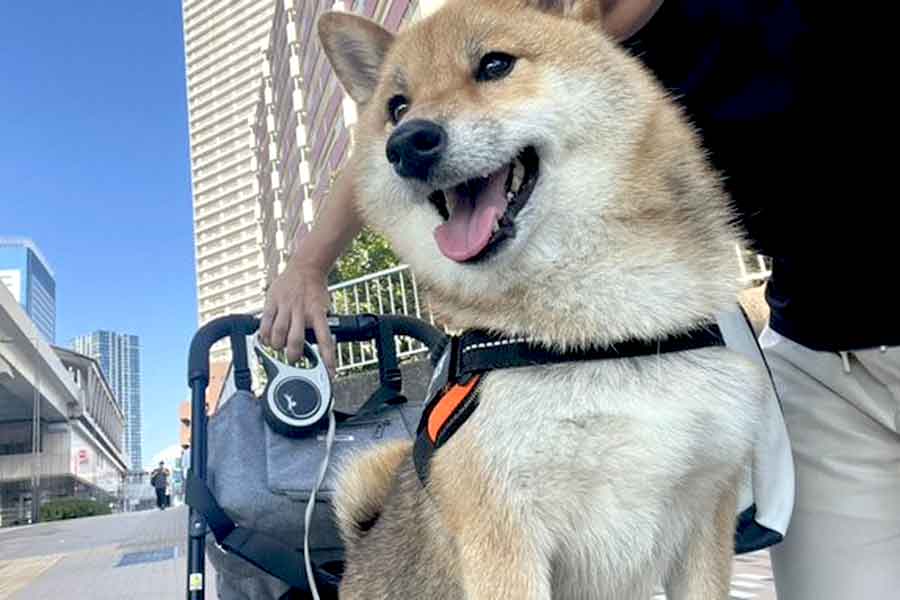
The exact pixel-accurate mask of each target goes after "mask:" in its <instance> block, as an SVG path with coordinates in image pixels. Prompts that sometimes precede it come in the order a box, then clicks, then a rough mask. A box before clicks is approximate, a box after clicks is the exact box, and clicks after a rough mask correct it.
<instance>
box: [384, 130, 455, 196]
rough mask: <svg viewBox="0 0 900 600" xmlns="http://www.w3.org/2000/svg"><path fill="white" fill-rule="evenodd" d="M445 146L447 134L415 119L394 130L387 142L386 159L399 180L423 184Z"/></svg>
mask: <svg viewBox="0 0 900 600" xmlns="http://www.w3.org/2000/svg"><path fill="white" fill-rule="evenodd" d="M446 147H447V132H446V131H444V128H443V127H441V126H440V125H438V124H437V123H435V122H433V121H425V120H423V119H415V120H413V121H409V122H408V123H404V124H403V125H401V126H400V127H398V128H397V129H395V130H394V133H392V134H391V137H390V138H388V141H387V159H388V160H389V161H390V162H391V164H392V165H394V170H395V171H397V175H399V176H400V177H411V178H414V179H421V180H422V181H425V180H426V179H428V173H429V172H430V171H431V168H432V167H433V166H434V165H435V164H437V162H438V161H439V160H440V158H441V156H442V155H443V154H444V149H445V148H446Z"/></svg>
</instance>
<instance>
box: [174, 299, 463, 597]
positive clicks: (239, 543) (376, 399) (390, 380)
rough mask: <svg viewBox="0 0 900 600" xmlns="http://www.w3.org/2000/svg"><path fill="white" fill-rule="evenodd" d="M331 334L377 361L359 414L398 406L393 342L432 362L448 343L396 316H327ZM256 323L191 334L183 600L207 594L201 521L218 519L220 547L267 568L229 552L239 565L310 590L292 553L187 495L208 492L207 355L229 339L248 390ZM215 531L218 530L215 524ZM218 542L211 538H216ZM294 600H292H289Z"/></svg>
mask: <svg viewBox="0 0 900 600" xmlns="http://www.w3.org/2000/svg"><path fill="white" fill-rule="evenodd" d="M328 321H329V327H330V328H331V333H332V335H333V336H334V338H335V341H336V342H337V343H342V342H360V341H374V342H375V348H376V354H377V357H378V375H379V380H380V383H381V387H379V389H378V390H377V391H376V392H375V393H374V394H372V396H371V397H370V398H369V400H368V401H367V402H366V403H365V405H364V406H363V407H362V408H361V409H360V412H363V411H366V410H367V409H368V410H371V409H373V408H375V407H377V406H379V405H381V404H384V403H392V402H402V401H405V398H404V397H403V396H402V394H401V391H402V378H401V374H400V368H399V365H398V360H397V353H396V348H395V346H394V337H395V336H406V337H410V338H413V339H416V340H418V341H420V342H422V343H423V344H424V345H425V346H427V347H428V349H429V350H430V352H431V353H432V356H435V355H437V354H439V353H440V352H441V351H443V348H444V346H445V345H446V343H447V339H448V338H447V336H446V335H445V334H444V333H443V332H441V331H440V330H439V329H437V328H436V327H434V326H432V325H431V324H429V323H427V322H425V321H423V320H421V319H415V318H411V317H404V316H397V315H372V314H361V315H349V316H330V317H329V318H328ZM259 325H260V322H259V319H257V318H256V317H253V316H250V315H230V316H225V317H220V318H218V319H215V320H213V321H210V322H209V323H207V324H206V325H204V326H203V327H202V328H200V330H199V331H197V333H196V334H195V335H194V338H193V340H192V341H191V347H190V355H189V357H188V385H189V387H190V389H191V461H190V470H189V472H188V476H187V478H186V489H187V491H188V494H187V496H188V498H187V504H188V505H189V507H190V512H189V516H188V553H187V567H188V569H187V581H186V584H187V598H188V600H202V599H204V598H205V592H206V546H205V544H206V536H207V533H209V531H210V529H211V528H212V529H213V530H214V531H215V527H216V523H210V520H209V519H207V517H206V516H204V513H205V514H207V515H210V514H212V515H215V514H216V512H217V511H218V513H221V518H218V519H216V518H214V519H213V520H218V521H227V522H228V524H229V525H230V527H228V528H227V529H226V531H225V533H224V534H223V533H222V531H221V530H219V531H218V532H217V533H218V534H219V535H225V537H226V539H227V540H233V542H234V544H233V546H234V547H237V548H251V547H252V548H253V549H254V550H255V551H256V552H255V554H256V555H265V556H267V557H268V558H270V559H271V560H270V561H267V564H259V563H257V562H256V561H254V560H252V559H250V558H248V557H247V556H244V555H243V554H241V553H240V552H236V553H237V554H238V555H240V556H241V557H242V558H244V559H245V560H247V561H249V562H251V563H253V564H254V565H256V566H257V567H259V568H261V569H263V570H264V571H266V572H268V573H269V574H271V575H273V576H275V577H278V578H279V579H282V580H284V581H286V582H287V583H290V584H292V586H293V587H294V588H295V589H299V590H301V591H307V590H308V589H309V585H308V582H307V581H306V576H305V573H304V571H303V569H302V568H301V565H300V564H299V563H298V562H297V561H296V560H294V555H295V552H294V551H293V549H291V548H290V547H289V546H287V545H285V544H283V543H281V542H280V541H278V540H275V539H274V538H269V537H268V536H264V535H262V534H259V533H258V532H251V533H249V534H248V532H246V531H244V530H242V528H241V527H240V526H235V525H234V524H233V523H231V522H230V519H228V518H227V516H226V515H224V513H223V512H222V510H221V508H219V507H218V506H216V505H215V504H214V500H213V501H212V502H213V506H212V507H211V506H210V505H209V503H206V505H205V506H202V507H201V506H200V505H199V504H198V502H195V501H193V500H192V499H191V497H192V496H193V497H194V498H202V497H203V496H204V494H203V493H199V494H192V493H191V491H192V489H191V488H192V487H193V488H194V490H193V491H197V490H200V489H202V491H205V492H207V496H208V488H207V487H206V481H207V430H206V426H207V414H206V388H207V386H208V385H209V351H210V349H211V348H212V346H213V344H215V343H216V342H218V341H220V340H223V339H225V338H229V340H230V343H231V350H232V357H233V358H232V360H233V363H232V364H233V368H232V373H233V376H234V384H235V387H236V388H237V389H238V390H245V391H250V388H251V385H252V375H251V372H250V366H249V364H248V361H247V337H248V336H251V335H253V334H254V333H256V331H257V330H258V329H259ZM306 339H307V341H309V342H310V343H315V333H314V332H313V331H312V330H311V329H308V330H306ZM219 525H220V526H221V523H220V524H219ZM219 535H217V536H216V537H217V538H218V537H219ZM319 575H321V576H322V581H319V576H317V585H318V586H319V588H320V592H321V590H322V588H323V587H324V588H326V589H328V590H329V593H328V594H322V597H323V598H325V597H336V595H337V594H336V589H337V583H338V580H337V579H336V578H335V577H334V576H331V575H329V574H327V573H324V572H322V571H320V572H319ZM291 597H295V596H291Z"/></svg>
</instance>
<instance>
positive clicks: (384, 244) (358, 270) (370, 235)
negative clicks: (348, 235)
mask: <svg viewBox="0 0 900 600" xmlns="http://www.w3.org/2000/svg"><path fill="white" fill-rule="evenodd" d="M398 264H400V261H399V260H398V259H397V256H396V255H395V254H394V251H393V250H392V249H391V245H390V244H389V243H388V241H387V240H386V239H384V238H383V237H381V236H380V235H378V234H377V233H375V232H374V231H372V230H371V229H368V228H365V229H363V230H362V232H360V234H359V235H358V236H356V239H354V240H353V243H352V244H351V245H350V248H348V249H347V251H346V252H344V254H343V256H341V258H340V259H339V260H338V261H337V264H336V265H335V267H334V269H332V271H331V273H329V275H328V285H334V284H336V283H341V282H342V281H347V280H349V279H356V278H357V277H363V276H365V275H369V274H371V273H376V272H378V271H383V270H384V269H390V268H391V267H396V266H397V265H398Z"/></svg>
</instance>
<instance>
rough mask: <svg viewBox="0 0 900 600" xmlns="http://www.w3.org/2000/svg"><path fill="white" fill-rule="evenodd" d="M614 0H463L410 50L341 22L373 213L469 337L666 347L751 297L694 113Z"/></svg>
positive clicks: (405, 36) (417, 29)
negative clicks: (633, 41) (616, 32)
mask: <svg viewBox="0 0 900 600" xmlns="http://www.w3.org/2000/svg"><path fill="white" fill-rule="evenodd" d="M610 4H615V3H612V2H605V1H601V0H593V1H589V0H451V1H450V2H448V3H447V5H445V6H444V7H443V8H441V9H440V10H439V11H437V12H436V13H435V14H433V15H431V16H429V17H428V18H426V19H424V20H422V21H420V22H418V23H416V24H415V25H413V26H412V27H410V28H409V29H407V30H406V31H404V32H403V33H400V34H398V35H396V36H395V35H392V34H390V33H388V32H387V31H385V30H384V29H382V28H381V27H379V26H378V25H376V24H374V23H372V22H370V21H368V20H365V19H363V18H361V17H358V16H355V15H351V14H346V13H328V14H326V15H323V17H322V18H321V20H320V22H319V32H320V37H321V40H322V42H323V45H324V47H325V50H326V53H327V55H328V57H329V59H330V61H331V63H332V65H333V66H334V68H335V71H336V72H337V74H338V77H339V78H340V80H341V82H342V83H343V85H344V87H345V88H346V90H347V92H348V93H349V94H350V95H351V96H352V98H353V99H354V100H355V101H356V102H357V103H358V104H359V105H360V106H361V107H362V110H361V114H360V121H359V124H358V127H357V140H356V148H355V151H354V155H353V161H352V167H351V168H353V169H355V171H356V174H355V178H356V181H357V192H358V196H359V208H360V210H361V212H362V214H363V215H364V217H365V218H366V220H367V221H369V222H370V223H371V224H372V225H374V226H375V227H376V228H377V229H379V230H380V231H382V232H383V233H385V234H386V235H387V236H388V238H389V239H390V241H391V243H392V244H393V246H394V247H395V249H396V250H397V251H398V252H399V254H400V255H401V257H402V258H403V259H404V260H405V261H407V262H409V263H410V264H411V265H412V267H413V269H414V270H415V272H416V274H417V276H418V277H419V279H420V281H421V282H422V283H423V284H424V285H425V287H426V288H428V290H429V291H430V293H431V298H432V301H433V304H434V305H435V306H436V307H437V309H438V310H439V312H441V314H442V317H443V318H445V319H447V320H449V322H450V324H451V325H455V326H458V327H484V328H490V329H495V330H499V331H503V332H505V333H508V334H517V335H526V336H530V337H532V338H535V339H537V340H540V341H544V342H547V343H551V344H554V345H557V346H563V347H571V346H577V345H583V344H586V343H592V342H598V341H600V342H611V341H616V340H619V339H622V338H626V337H634V336H638V337H641V336H644V337H658V336H659V335H661V334H664V333H668V332H670V331H674V330H679V329H682V328H684V327H685V325H687V324H690V323H691V322H693V321H695V320H699V319H703V318H706V317H708V316H709V314H710V313H711V312H713V311H715V310H717V309H719V308H720V307H721V306H722V305H723V304H724V303H726V302H733V299H734V293H735V290H736V281H735V269H736V266H737V265H736V260H735V258H734V257H735V254H734V245H733V244H734V242H736V241H737V235H736V234H735V231H734V230H733V229H732V228H731V227H730V226H729V225H728V222H729V219H730V214H729V212H728V208H727V203H726V201H725V199H724V196H723V194H722V192H721V189H720V185H719V181H718V179H717V177H716V176H715V175H714V174H713V173H712V172H711V171H710V169H709V168H708V167H707V165H706V163H705V162H704V157H703V154H702V151H701V150H700V147H699V144H698V143H697V140H696V138H695V136H694V134H693V132H692V131H691V129H690V128H689V127H688V126H687V125H686V124H684V122H683V121H682V119H681V116H680V114H679V112H678V110H677V109H676V108H675V107H674V105H673V104H671V103H670V102H669V101H668V100H667V99H666V97H665V94H664V93H663V92H662V91H661V90H660V89H659V87H658V86H657V85H656V84H655V82H654V81H653V79H652V78H651V77H650V76H649V75H648V74H647V73H646V72H645V71H644V69H643V68H642V66H641V65H640V64H639V63H638V62H637V61H636V60H634V59H633V58H631V57H630V56H628V55H627V54H626V53H625V52H624V51H623V50H622V49H621V48H620V47H619V46H617V45H616V44H615V43H614V42H613V41H612V40H611V39H610V38H609V37H608V36H607V35H606V34H605V33H604V32H603V18H604V17H603V14H604V9H605V7H606V6H607V5H610Z"/></svg>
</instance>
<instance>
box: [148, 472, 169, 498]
mask: <svg viewBox="0 0 900 600" xmlns="http://www.w3.org/2000/svg"><path fill="white" fill-rule="evenodd" d="M150 485H152V486H153V489H155V490H156V507H157V508H158V509H160V510H165V509H166V506H168V505H169V496H168V494H167V493H166V490H167V488H168V487H169V470H168V469H167V468H166V463H165V461H159V466H158V467H157V468H155V469H153V472H152V473H150Z"/></svg>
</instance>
